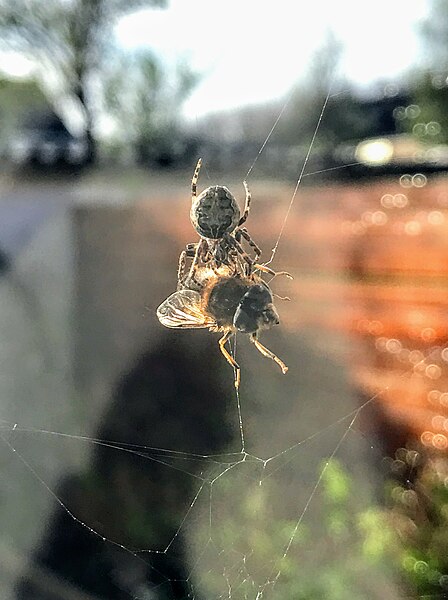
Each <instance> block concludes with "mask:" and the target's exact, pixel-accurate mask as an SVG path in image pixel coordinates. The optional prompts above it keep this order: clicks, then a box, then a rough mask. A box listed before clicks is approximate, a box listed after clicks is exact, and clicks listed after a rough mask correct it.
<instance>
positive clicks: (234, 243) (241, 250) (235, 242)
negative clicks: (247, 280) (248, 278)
mask: <svg viewBox="0 0 448 600" xmlns="http://www.w3.org/2000/svg"><path fill="white" fill-rule="evenodd" d="M223 239H224V240H225V242H226V243H227V245H228V246H229V247H231V248H232V247H233V248H234V249H235V250H236V251H237V253H238V254H239V256H240V257H241V259H242V260H243V261H244V262H245V263H246V266H247V269H248V272H249V273H248V274H249V275H250V273H251V271H252V266H253V264H254V261H253V260H252V259H251V257H250V256H249V255H248V254H247V253H246V252H245V251H244V248H243V247H242V245H241V244H240V243H239V242H238V240H237V239H235V238H234V237H232V236H231V235H229V234H228V233H226V234H225V235H224V236H223Z"/></svg>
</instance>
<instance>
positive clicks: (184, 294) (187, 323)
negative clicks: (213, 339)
mask: <svg viewBox="0 0 448 600" xmlns="http://www.w3.org/2000/svg"><path fill="white" fill-rule="evenodd" d="M157 317H158V319H159V321H160V322H161V323H162V325H165V327H171V328H173V329H201V328H203V327H213V326H214V325H216V321H215V320H214V319H212V318H211V317H209V316H208V315H205V314H204V313H203V312H202V310H201V296H200V294H199V293H198V292H195V291H193V290H179V291H178V292H174V294H171V296H169V297H168V298H167V299H166V300H165V301H164V302H162V304H161V305H160V306H159V308H158V309H157Z"/></svg>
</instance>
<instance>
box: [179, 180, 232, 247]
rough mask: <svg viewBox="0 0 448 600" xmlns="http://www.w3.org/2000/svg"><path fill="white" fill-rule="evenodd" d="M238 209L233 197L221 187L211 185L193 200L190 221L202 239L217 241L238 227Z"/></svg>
mask: <svg viewBox="0 0 448 600" xmlns="http://www.w3.org/2000/svg"><path fill="white" fill-rule="evenodd" d="M240 218H241V213H240V208H239V206H238V204H237V202H236V200H235V197H234V196H233V195H232V194H231V193H230V191H229V190H228V189H227V188H226V187H224V186H222V185H213V186H211V187H208V188H207V189H206V190H204V191H203V192H202V193H201V194H200V195H199V196H198V197H197V198H193V202H192V204H191V211H190V219H191V223H192V225H193V227H194V228H195V229H196V231H197V232H198V233H199V235H200V236H201V237H203V238H207V239H211V240H219V239H220V238H223V237H224V235H225V234H229V233H232V232H233V231H234V230H235V229H236V228H237V227H238V225H239V221H240Z"/></svg>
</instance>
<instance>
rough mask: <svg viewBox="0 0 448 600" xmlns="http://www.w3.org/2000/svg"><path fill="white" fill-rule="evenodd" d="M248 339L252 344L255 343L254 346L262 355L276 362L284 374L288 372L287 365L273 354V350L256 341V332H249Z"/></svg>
mask: <svg viewBox="0 0 448 600" xmlns="http://www.w3.org/2000/svg"><path fill="white" fill-rule="evenodd" d="M250 341H251V342H252V343H253V344H255V347H256V348H257V350H258V351H259V352H261V354H262V355H263V356H266V357H267V358H270V359H271V360H273V361H274V362H276V363H277V364H278V366H279V367H280V369H281V370H282V373H283V375H285V374H286V373H287V372H288V367H287V366H286V365H285V363H284V362H283V361H282V360H280V359H279V357H278V356H275V354H274V353H273V352H271V351H270V350H268V349H267V348H266V347H265V346H263V344H262V343H261V342H259V341H258V339H257V334H256V333H252V334H251V336H250Z"/></svg>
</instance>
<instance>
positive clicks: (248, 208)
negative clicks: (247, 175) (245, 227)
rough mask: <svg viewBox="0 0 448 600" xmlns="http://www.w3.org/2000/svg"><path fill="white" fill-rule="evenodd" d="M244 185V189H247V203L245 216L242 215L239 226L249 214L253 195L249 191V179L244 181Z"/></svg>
mask: <svg viewBox="0 0 448 600" xmlns="http://www.w3.org/2000/svg"><path fill="white" fill-rule="evenodd" d="M243 185H244V189H245V190H246V205H245V207H244V212H243V216H242V217H241V219H240V220H239V222H238V227H239V226H240V225H242V224H243V223H244V222H245V221H246V219H247V217H248V216H249V210H250V201H251V198H252V196H251V195H250V192H249V186H248V185H247V181H243Z"/></svg>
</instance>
